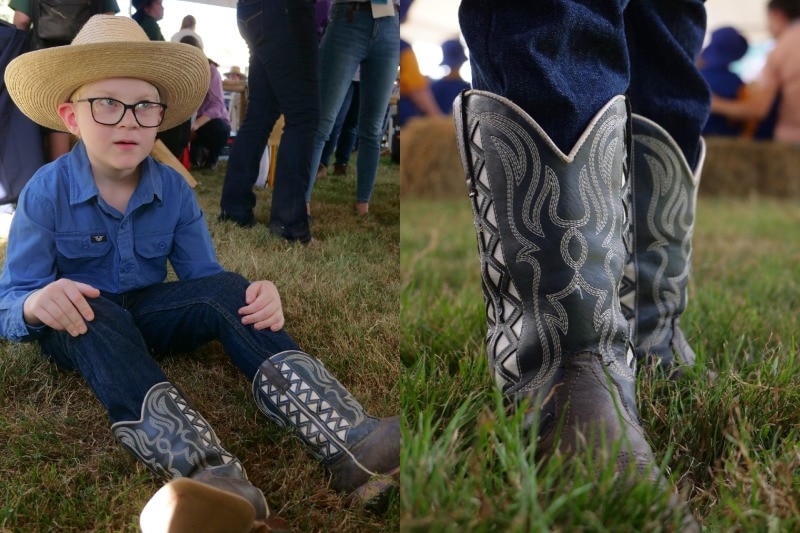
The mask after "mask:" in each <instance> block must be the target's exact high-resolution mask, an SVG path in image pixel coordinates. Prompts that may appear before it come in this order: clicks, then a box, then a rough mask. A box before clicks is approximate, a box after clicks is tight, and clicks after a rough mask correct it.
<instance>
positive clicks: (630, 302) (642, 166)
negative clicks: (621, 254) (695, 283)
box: [620, 115, 705, 379]
mask: <svg viewBox="0 0 800 533" xmlns="http://www.w3.org/2000/svg"><path fill="white" fill-rule="evenodd" d="M704 157H705V143H704V142H703V141H702V139H701V141H700V156H699V157H698V163H697V167H696V169H695V171H694V172H693V171H692V170H691V168H690V167H689V164H688V163H687V162H686V158H685V157H684V155H683V152H682V151H681V149H680V147H679V146H678V145H677V143H676V142H675V141H674V140H673V139H672V137H670V135H669V134H668V133H667V132H666V131H665V130H664V129H663V128H662V127H661V126H659V125H658V124H656V123H655V122H653V121H651V120H648V119H646V118H644V117H642V116H639V115H634V116H633V164H632V174H633V177H632V179H631V183H630V191H631V201H630V208H631V222H632V223H631V254H630V257H629V260H628V264H627V265H626V267H625V276H624V279H623V284H622V287H621V289H620V299H621V303H622V310H623V312H624V313H625V315H626V316H627V317H628V320H629V321H630V324H631V329H632V333H633V335H632V336H633V340H634V351H635V354H636V358H637V360H638V361H639V362H640V363H644V364H647V365H650V364H652V365H656V366H657V368H659V369H661V370H663V371H664V372H665V373H666V374H667V375H668V376H669V377H671V378H673V379H675V378H677V377H679V376H680V375H681V373H682V371H681V366H682V365H685V366H691V365H693V364H694V361H695V354H694V351H692V348H691V347H690V346H689V344H688V343H687V342H686V338H685V337H684V335H683V332H682V331H681V328H680V317H681V314H682V313H683V311H684V309H685V308H686V301H687V292H688V291H687V287H688V284H689V272H690V267H691V255H692V233H693V230H694V214H695V204H696V200H697V188H698V184H699V182H700V171H701V169H702V166H703V159H704Z"/></svg>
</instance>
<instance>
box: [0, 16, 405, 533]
mask: <svg viewBox="0 0 800 533" xmlns="http://www.w3.org/2000/svg"><path fill="white" fill-rule="evenodd" d="M5 82H6V86H7V87H8V91H9V93H10V94H11V97H12V98H13V99H14V101H15V102H16V103H17V105H18V106H19V108H20V109H21V110H22V111H23V112H24V113H25V114H26V115H28V116H29V117H30V118H31V119H33V120H35V121H36V122H38V123H39V124H41V125H43V126H46V127H48V128H51V129H55V130H62V131H63V130H67V131H69V132H70V133H72V134H74V135H76V136H77V137H78V138H79V142H78V143H77V144H76V146H75V148H74V149H73V150H72V151H71V152H70V153H68V154H67V155H65V156H63V157H61V158H59V159H58V160H56V161H54V162H53V163H50V164H48V165H45V166H44V167H42V168H41V169H40V170H39V171H38V172H37V173H36V174H35V175H34V176H33V178H32V179H31V180H30V182H29V183H28V184H27V186H26V187H25V189H24V190H23V192H22V194H21V195H20V198H19V202H18V206H17V214H16V216H15V217H14V221H13V223H12V226H11V231H10V235H9V240H8V249H7V256H6V257H7V259H6V264H5V266H4V268H3V273H2V277H0V336H2V337H5V338H7V339H10V340H13V341H35V342H37V343H38V344H39V346H40V347H41V350H42V353H43V354H45V356H47V357H48V358H49V359H50V360H52V361H54V362H55V363H56V364H57V365H58V366H60V367H62V368H64V369H68V370H76V371H78V372H80V374H81V375H82V376H83V378H84V379H85V380H86V382H87V383H88V385H89V387H90V388H91V390H92V391H93V393H94V394H95V396H96V397H97V399H98V400H99V401H100V403H101V404H102V405H103V406H104V407H105V409H106V410H107V411H108V415H109V418H110V420H111V423H112V425H111V429H112V432H113V433H114V435H115V436H116V437H117V439H118V440H119V442H120V443H121V445H122V446H123V447H124V448H125V449H127V450H128V451H129V452H130V453H132V454H133V455H134V456H135V457H136V458H137V459H138V460H140V461H141V462H142V463H144V465H145V466H147V468H148V469H150V470H151V471H152V472H153V473H155V474H156V475H157V476H159V477H160V478H162V479H164V480H172V481H170V482H169V483H167V484H166V485H165V486H164V487H163V488H162V489H161V490H159V491H158V492H157V493H156V495H155V496H154V497H153V498H152V499H151V500H150V502H148V504H147V505H146V506H145V508H144V509H143V511H142V514H141V516H140V523H141V526H142V529H143V530H144V531H145V532H149V531H185V532H190V531H191V532H197V531H204V532H220V533H222V532H225V533H233V532H237V531H241V532H248V531H285V530H287V527H288V526H287V524H286V522H285V521H283V520H281V519H279V518H278V517H274V516H270V515H269V510H268V508H267V504H266V501H265V499H264V496H263V494H262V492H261V490H259V489H258V488H256V487H254V486H253V485H252V484H250V482H249V481H248V480H247V476H246V474H245V471H244V468H243V466H242V464H241V462H240V461H239V460H238V459H237V458H236V457H235V456H233V455H232V454H231V453H230V452H228V451H227V450H225V448H223V446H222V445H221V443H220V441H219V439H218V438H217V436H216V435H215V433H214V431H213V429H212V428H211V426H210V425H209V423H208V422H207V421H206V420H205V419H204V418H203V417H202V416H201V415H200V414H199V413H198V412H197V411H196V410H195V409H194V407H192V404H191V403H190V402H189V401H188V400H187V399H186V398H185V397H184V395H183V394H182V393H181V392H180V391H179V390H178V389H177V388H176V387H175V386H174V385H172V384H171V383H170V382H169V381H168V380H167V378H166V376H165V375H164V372H163V371H162V369H161V368H160V367H159V365H158V363H157V362H156V360H155V359H154V357H153V354H154V355H162V354H169V353H172V352H185V351H191V350H194V349H195V348H197V347H198V346H200V345H202V344H204V343H206V342H208V341H211V340H214V339H218V340H219V341H221V342H222V344H223V346H224V347H225V350H226V352H227V353H228V355H229V356H230V358H231V360H232V361H233V363H234V364H235V365H236V366H237V367H238V368H239V369H240V370H241V371H242V372H243V373H244V375H245V376H246V377H247V379H248V380H250V381H251V382H252V390H253V395H254V399H255V402H256V404H257V405H258V407H259V409H260V410H261V411H262V412H263V413H264V414H265V415H266V416H267V417H268V418H270V419H272V420H273V421H275V422H277V423H278V424H280V425H282V426H285V427H289V428H292V429H293V430H294V431H295V433H296V434H297V435H298V436H299V437H300V438H301V440H302V441H303V442H304V444H305V445H306V446H307V448H308V449H309V451H310V452H311V453H312V455H314V456H315V457H316V458H317V459H318V460H320V461H321V462H322V463H323V465H324V466H326V467H327V468H328V469H329V470H330V473H331V484H332V486H333V487H334V488H335V489H337V490H341V491H345V492H347V493H349V494H350V496H351V498H352V500H354V501H356V502H359V503H362V504H365V505H366V504H373V503H375V502H376V501H377V500H380V499H381V498H382V497H384V496H385V495H386V494H387V493H388V492H389V491H390V490H392V488H393V487H395V479H394V478H396V476H397V475H398V472H399V464H400V457H399V455H400V454H399V446H400V442H399V441H400V432H399V420H398V417H392V418H386V419H378V418H375V417H371V416H369V415H368V414H367V413H366V412H365V411H364V409H363V407H362V406H361V405H360V404H359V403H358V401H357V400H355V398H353V396H352V395H351V394H350V393H349V392H348V391H347V390H345V389H344V387H343V386H342V385H341V383H339V382H338V381H337V380H336V379H335V378H334V377H333V376H332V375H331V374H330V373H329V372H328V371H327V370H326V369H325V367H324V366H323V365H322V364H321V363H320V362H319V361H318V360H317V359H315V358H313V357H311V356H309V355H307V354H305V353H303V352H302V351H300V349H299V348H298V346H297V344H296V343H295V342H294V341H293V340H292V338H291V337H290V336H289V335H288V334H287V333H286V332H285V331H284V330H283V329H282V328H283V323H284V318H283V311H282V308H281V301H280V297H279V295H278V291H277V289H276V288H275V285H274V284H273V283H272V282H270V281H255V282H252V283H250V282H248V281H247V280H245V279H244V278H243V277H242V276H240V275H239V274H236V273H232V272H226V271H225V270H223V268H222V267H221V266H220V264H219V263H218V262H217V259H216V254H215V252H214V249H213V246H212V242H211V237H210V235H209V232H208V228H207V226H206V223H205V219H204V216H203V213H202V212H201V211H200V207H199V205H198V203H197V200H196V198H195V197H194V194H193V192H192V190H191V189H190V188H189V186H188V185H187V184H186V182H185V181H184V179H183V178H182V177H181V176H180V175H179V174H178V173H177V172H176V171H175V170H173V169H171V168H169V167H167V166H165V165H162V164H160V163H158V162H156V161H155V160H153V159H152V158H151V157H149V154H150V151H151V149H152V148H153V143H154V142H155V138H156V132H157V131H161V130H165V129H169V128H171V127H173V126H175V125H176V124H180V123H182V122H184V121H185V120H187V119H188V118H189V117H191V115H192V114H193V113H194V111H195V110H196V109H197V107H198V105H199V104H200V102H201V101H202V100H203V96H204V95H205V93H206V90H207V89H208V83H209V71H208V61H207V59H206V57H205V56H204V55H203V52H202V51H201V50H200V49H198V48H196V47H192V46H189V45H185V44H178V43H169V42H156V41H150V40H149V39H148V38H147V36H146V35H145V33H144V32H143V31H142V29H141V28H140V27H139V25H138V24H136V22H134V21H133V20H131V19H128V18H124V17H114V16H107V15H97V16H95V17H92V18H91V19H90V20H89V22H88V23H87V24H86V25H85V26H84V28H83V29H82V30H81V32H80V33H79V34H78V36H77V37H76V38H75V40H74V41H73V42H72V44H71V45H68V46H64V47H59V48H51V49H46V50H41V51H36V52H31V53H28V54H24V55H22V56H20V57H18V58H17V59H15V60H14V61H13V62H11V64H9V66H8V68H7V69H6V74H5ZM168 260H169V262H170V263H171V265H172V268H173V270H174V271H175V273H176V274H177V277H178V279H179V281H174V282H165V279H166V275H167V261H168Z"/></svg>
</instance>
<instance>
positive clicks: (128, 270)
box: [122, 266, 131, 273]
mask: <svg viewBox="0 0 800 533" xmlns="http://www.w3.org/2000/svg"><path fill="white" fill-rule="evenodd" d="M122 271H123V272H125V273H128V272H130V271H131V267H130V266H126V267H125V268H123V269H122Z"/></svg>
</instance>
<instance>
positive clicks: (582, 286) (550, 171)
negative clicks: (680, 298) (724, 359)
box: [454, 91, 634, 395]
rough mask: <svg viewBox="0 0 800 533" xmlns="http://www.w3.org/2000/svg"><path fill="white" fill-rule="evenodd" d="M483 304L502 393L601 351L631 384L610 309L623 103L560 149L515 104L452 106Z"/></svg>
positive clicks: (624, 343) (489, 100) (617, 256)
mask: <svg viewBox="0 0 800 533" xmlns="http://www.w3.org/2000/svg"><path fill="white" fill-rule="evenodd" d="M454 115H455V120H456V130H457V139H458V144H459V150H460V152H461V155H462V163H463V165H464V170H465V173H466V178H467V186H468V189H469V195H470V198H471V201H472V208H473V214H474V223H475V228H476V232H477V240H478V252H479V256H480V261H481V277H482V287H483V294H484V299H485V303H486V318H487V325H488V331H487V353H488V356H489V361H490V368H491V370H492V373H493V375H494V378H495V380H496V381H497V383H498V384H499V385H500V386H501V388H502V389H503V392H504V393H506V394H507V395H513V394H518V393H524V392H526V391H535V390H538V389H541V388H543V387H547V386H548V384H551V383H553V381H554V380H555V381H556V382H557V381H558V376H557V374H558V372H559V368H560V367H562V366H563V364H564V362H565V360H566V359H567V358H569V357H571V356H573V355H575V354H578V353H585V352H591V353H596V354H599V355H600V356H601V357H602V359H603V361H604V362H605V363H606V364H607V365H608V367H609V369H610V370H611V372H612V374H613V375H614V376H615V379H619V380H624V381H627V382H629V383H632V381H633V379H634V369H633V364H634V363H633V358H632V354H631V353H630V351H629V346H628V337H629V333H628V331H629V326H628V324H627V322H626V320H625V317H624V315H623V314H622V312H621V308H620V304H619V293H618V290H619V283H620V279H621V277H622V272H623V268H624V264H625V262H626V260H627V251H626V248H625V243H624V241H623V235H625V233H626V232H627V215H626V212H625V208H624V206H623V202H622V199H623V190H624V188H625V186H626V183H625V172H626V152H627V148H626V146H627V139H628V137H629V135H628V134H629V131H628V121H627V117H628V114H627V108H626V103H625V99H624V98H623V97H616V98H614V99H612V100H611V101H610V102H609V103H608V104H607V105H606V106H605V107H604V108H603V109H602V110H600V111H599V112H598V113H597V115H596V116H595V118H594V120H593V121H592V122H591V124H589V126H588V127H587V128H586V131H585V133H584V134H583V135H582V136H581V138H580V139H579V140H578V142H577V143H576V145H575V147H574V148H573V150H572V151H571V152H570V153H569V154H564V153H562V152H561V151H560V150H559V149H558V148H557V147H556V146H555V144H554V143H553V142H552V141H551V140H550V138H549V137H548V136H547V134H546V133H545V132H544V131H543V130H542V129H541V127H539V125H538V124H536V122H534V121H533V120H532V119H531V118H530V117H528V116H527V115H526V114H525V113H524V112H523V111H522V110H521V109H519V108H518V107H517V106H515V105H514V104H513V103H512V102H510V101H508V100H506V99H504V98H502V97H500V96H497V95H494V94H491V93H487V92H483V91H467V92H465V93H462V95H460V96H459V97H458V98H457V99H456V102H455V104H454Z"/></svg>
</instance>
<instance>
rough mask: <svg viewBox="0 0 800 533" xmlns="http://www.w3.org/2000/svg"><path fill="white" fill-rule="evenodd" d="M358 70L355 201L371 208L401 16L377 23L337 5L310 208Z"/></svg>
mask: <svg viewBox="0 0 800 533" xmlns="http://www.w3.org/2000/svg"><path fill="white" fill-rule="evenodd" d="M359 64H360V65H361V82H360V88H359V89H360V90H359V98H360V101H359V119H358V161H357V163H356V173H357V183H356V201H359V202H369V199H370V197H371V196H372V188H373V186H374V185H375V176H376V174H377V172H378V161H379V159H380V143H381V134H382V132H383V118H384V116H385V115H386V109H387V107H388V105H389V97H390V96H391V94H392V84H393V83H394V80H395V78H396V77H397V68H398V65H399V64H400V19H399V17H398V15H397V14H395V15H394V16H393V17H382V18H378V19H373V18H372V13H371V12H370V11H369V10H355V11H352V10H351V9H350V6H349V5H347V4H334V6H333V9H332V10H331V16H330V21H329V22H328V28H327V29H326V30H325V35H324V37H323V38H322V42H321V43H320V69H321V70H320V92H321V94H322V114H321V115H320V121H319V127H318V128H317V133H316V136H315V138H314V148H313V153H312V161H311V162H312V165H311V168H312V169H314V170H313V172H309V180H310V183H309V186H308V190H307V191H306V201H307V202H310V201H311V191H312V189H313V188H314V180H315V177H316V171H317V168H318V167H319V162H320V159H321V156H322V149H323V147H324V146H325V141H327V140H328V136H329V135H330V133H331V131H333V124H334V122H335V121H336V115H337V114H338V113H339V109H341V107H342V102H343V101H344V98H345V95H346V94H347V88H348V87H349V86H350V82H351V81H352V80H353V74H355V72H356V68H357V67H358V65H359Z"/></svg>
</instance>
